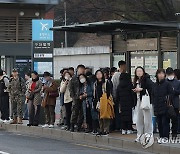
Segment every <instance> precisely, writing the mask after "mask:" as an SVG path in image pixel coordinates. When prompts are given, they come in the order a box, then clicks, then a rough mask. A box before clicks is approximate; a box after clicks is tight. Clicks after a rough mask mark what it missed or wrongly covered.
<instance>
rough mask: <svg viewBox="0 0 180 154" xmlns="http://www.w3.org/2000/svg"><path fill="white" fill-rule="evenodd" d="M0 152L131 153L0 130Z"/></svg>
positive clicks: (49, 153)
mask: <svg viewBox="0 0 180 154" xmlns="http://www.w3.org/2000/svg"><path fill="white" fill-rule="evenodd" d="M0 154H132V153H131V152H126V151H123V150H112V149H109V148H100V147H96V146H90V145H86V144H80V143H79V144H78V143H74V142H68V141H64V140H53V139H47V138H42V137H33V136H24V135H21V134H14V133H9V132H4V131H0Z"/></svg>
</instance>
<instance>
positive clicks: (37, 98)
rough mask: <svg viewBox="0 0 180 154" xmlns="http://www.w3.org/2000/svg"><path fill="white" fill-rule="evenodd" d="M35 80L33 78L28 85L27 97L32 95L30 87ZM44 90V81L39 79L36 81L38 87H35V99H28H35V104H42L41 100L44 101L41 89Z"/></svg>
mask: <svg viewBox="0 0 180 154" xmlns="http://www.w3.org/2000/svg"><path fill="white" fill-rule="evenodd" d="M32 83H33V81H32V80H31V81H30V82H29V84H28V85H27V91H26V97H28V96H29V95H30V92H31V91H30V89H31V85H32ZM41 90H42V82H41V81H40V80H38V81H37V82H36V87H35V90H34V91H33V93H34V98H33V100H28V101H33V104H34V105H41V101H42V98H41V92H42V91H41Z"/></svg>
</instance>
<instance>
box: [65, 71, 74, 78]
mask: <svg viewBox="0 0 180 154" xmlns="http://www.w3.org/2000/svg"><path fill="white" fill-rule="evenodd" d="M66 73H68V74H69V75H70V77H72V75H71V73H70V72H69V71H66V72H64V74H63V75H64V76H65V74H66Z"/></svg>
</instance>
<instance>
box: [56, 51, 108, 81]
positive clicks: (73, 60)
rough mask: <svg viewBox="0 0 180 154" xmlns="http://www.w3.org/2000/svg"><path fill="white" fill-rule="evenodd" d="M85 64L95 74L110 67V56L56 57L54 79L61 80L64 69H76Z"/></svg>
mask: <svg viewBox="0 0 180 154" xmlns="http://www.w3.org/2000/svg"><path fill="white" fill-rule="evenodd" d="M79 64H83V65H85V66H86V67H92V68H93V71H94V72H95V71H96V70H98V69H99V68H102V67H110V54H109V53H107V54H95V55H69V56H68V55H67V56H65V55H60V56H55V57H54V77H55V79H59V71H60V70H61V69H63V68H68V67H74V68H76V67H77V65H79Z"/></svg>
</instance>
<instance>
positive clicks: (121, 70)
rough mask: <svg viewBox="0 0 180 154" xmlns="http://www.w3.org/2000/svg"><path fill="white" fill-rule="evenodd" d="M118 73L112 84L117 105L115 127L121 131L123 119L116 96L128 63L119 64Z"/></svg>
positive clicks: (114, 76) (121, 62) (115, 74)
mask: <svg viewBox="0 0 180 154" xmlns="http://www.w3.org/2000/svg"><path fill="white" fill-rule="evenodd" d="M118 66H119V69H118V72H115V73H114V75H113V76H112V79H111V81H112V84H113V100H114V103H115V107H114V109H115V127H116V129H117V130H119V129H121V126H120V123H121V118H120V113H119V105H118V103H117V101H116V94H117V87H118V85H119V78H120V75H121V73H126V62H125V61H123V60H121V61H119V62H118Z"/></svg>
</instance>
